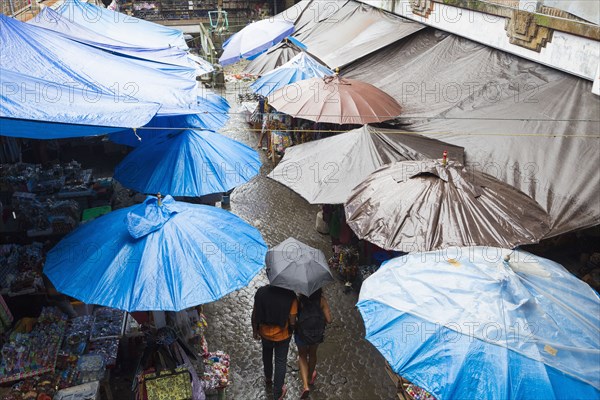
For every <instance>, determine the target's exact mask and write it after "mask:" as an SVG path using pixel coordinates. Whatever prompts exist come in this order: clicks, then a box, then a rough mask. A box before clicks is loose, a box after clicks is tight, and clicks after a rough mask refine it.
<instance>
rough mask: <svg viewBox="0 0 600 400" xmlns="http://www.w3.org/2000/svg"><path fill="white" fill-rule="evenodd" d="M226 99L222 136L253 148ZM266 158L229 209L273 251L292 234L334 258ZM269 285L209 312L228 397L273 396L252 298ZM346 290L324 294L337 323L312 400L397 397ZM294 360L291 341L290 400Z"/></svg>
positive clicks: (311, 212)
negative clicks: (227, 366)
mask: <svg viewBox="0 0 600 400" xmlns="http://www.w3.org/2000/svg"><path fill="white" fill-rule="evenodd" d="M229 97H230V98H229V100H230V103H231V105H232V110H231V111H232V117H231V120H230V121H229V123H228V125H227V126H226V127H225V128H224V129H223V130H222V133H223V134H225V135H227V136H229V137H231V138H233V139H236V140H239V141H241V142H243V143H246V144H248V145H250V146H255V144H256V135H255V134H254V133H252V132H249V131H248V129H247V125H246V123H245V122H244V120H243V118H242V117H241V116H240V115H239V114H236V113H237V109H238V104H237V103H236V102H235V97H234V96H229ZM259 151H260V150H259ZM261 153H262V154H261V157H262V158H263V160H262V161H263V167H262V170H261V174H260V176H257V177H256V178H254V179H253V180H252V181H250V182H249V183H247V184H245V185H243V186H241V187H239V188H237V189H236V190H235V191H234V192H233V194H232V197H231V211H232V212H234V213H235V214H237V215H239V216H240V217H242V218H243V219H245V220H246V221H247V222H249V223H250V224H252V225H254V226H255V227H257V228H258V229H260V231H261V233H262V235H263V237H264V238H265V241H266V242H267V244H268V245H269V246H273V245H276V244H278V243H279V242H281V241H283V240H285V239H287V238H288V237H290V236H293V237H295V238H296V239H298V240H301V241H303V242H305V243H306V244H308V245H310V246H313V247H316V248H319V249H321V250H323V251H324V252H325V254H327V255H329V254H330V253H331V244H330V243H331V242H330V239H329V237H328V236H325V235H321V234H319V233H318V232H317V231H316V230H315V227H314V226H315V216H316V213H317V211H318V209H317V207H315V206H311V205H309V204H308V203H307V202H306V201H305V200H304V199H302V198H301V197H300V196H298V195H297V194H296V193H294V192H292V191H291V190H289V189H288V188H286V187H284V186H283V185H281V184H279V183H277V182H275V181H273V180H271V179H269V178H267V177H266V175H267V173H268V172H269V171H270V170H271V169H272V167H273V165H272V163H271V162H270V161H269V160H268V159H267V158H266V156H265V153H264V152H261ZM266 283H267V278H266V274H265V273H264V270H263V272H261V273H260V274H259V275H258V276H257V277H256V278H255V279H254V280H253V281H252V283H251V284H250V285H249V287H247V288H244V289H242V290H240V291H238V292H235V293H232V294H231V295H229V296H227V297H225V298H223V299H221V300H219V301H217V302H215V303H212V304H208V305H206V306H205V312H206V316H207V319H208V323H209V327H208V331H207V335H206V338H207V341H208V345H209V348H210V350H211V351H214V350H218V349H219V350H223V351H226V352H228V353H229V354H230V355H231V363H232V366H231V376H232V379H233V384H232V386H231V387H230V388H229V389H228V391H227V398H228V399H236V400H247V399H252V400H254V399H271V398H272V394H271V392H270V391H269V390H268V389H267V388H266V387H265V385H264V378H263V372H262V361H261V350H260V343H259V342H257V341H255V340H253V338H252V329H251V324H250V314H251V311H252V302H253V297H254V293H255V291H256V289H257V288H258V287H260V286H262V285H263V284H266ZM344 289H345V287H344V285H343V282H339V281H338V282H334V283H332V284H330V285H329V286H327V288H326V290H325V293H326V296H327V298H328V300H329V302H330V305H331V310H332V315H333V323H332V324H331V325H330V326H329V327H328V330H327V332H326V339H325V343H323V344H322V345H321V346H320V348H319V361H318V364H317V370H318V372H319V377H318V379H317V383H316V385H315V386H314V389H313V390H311V397H310V398H311V399H314V400H319V399H343V400H350V399H355V400H378V399H390V400H391V399H394V398H395V394H394V386H393V385H392V383H391V381H390V379H389V377H388V376H387V374H386V372H385V369H384V361H383V357H382V356H381V355H380V354H379V353H378V352H377V351H376V350H375V349H374V347H373V346H371V344H370V343H368V342H367V341H366V340H365V339H364V327H363V323H362V319H361V317H360V314H359V313H358V311H357V310H356V308H355V307H354V306H355V304H356V301H357V298H358V295H357V293H356V292H347V291H345V290H344ZM296 358H297V350H296V346H295V344H293V341H292V344H291V345H290V353H289V356H288V373H287V377H286V384H287V386H288V388H289V391H288V394H287V396H286V398H287V399H295V398H296V399H297V398H299V396H300V389H301V386H302V385H301V383H300V382H301V381H300V377H299V374H298V366H297V362H296Z"/></svg>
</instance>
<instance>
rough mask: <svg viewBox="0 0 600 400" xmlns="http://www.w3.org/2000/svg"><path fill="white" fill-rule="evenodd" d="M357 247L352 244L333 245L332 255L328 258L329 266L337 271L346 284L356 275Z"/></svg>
mask: <svg viewBox="0 0 600 400" xmlns="http://www.w3.org/2000/svg"><path fill="white" fill-rule="evenodd" d="M358 260H359V253H358V249H357V248H356V247H354V246H342V245H334V246H333V256H332V257H331V258H330V259H329V260H328V263H329V268H330V269H331V270H332V271H337V272H338V273H339V274H340V276H341V277H342V278H343V279H344V280H345V281H346V282H347V284H346V285H347V286H349V284H350V283H351V282H353V281H354V280H355V279H356V277H357V276H358V270H359V268H358Z"/></svg>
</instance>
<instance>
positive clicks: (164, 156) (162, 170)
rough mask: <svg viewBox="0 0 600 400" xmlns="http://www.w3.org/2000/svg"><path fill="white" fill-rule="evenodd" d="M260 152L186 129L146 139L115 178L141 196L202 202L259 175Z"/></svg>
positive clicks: (122, 163) (223, 137) (117, 168)
mask: <svg viewBox="0 0 600 400" xmlns="http://www.w3.org/2000/svg"><path fill="white" fill-rule="evenodd" d="M260 165H261V162H260V158H259V156H258V153H257V152H256V151H255V150H253V149H251V148H250V147H248V146H246V145H244V144H242V143H240V142H237V141H235V140H232V139H229V138H227V137H225V136H223V135H221V134H219V133H216V132H212V131H194V130H184V131H181V132H179V133H176V134H168V135H164V136H159V137H156V138H154V139H152V140H148V141H146V142H145V143H143V144H141V145H140V146H138V147H137V148H136V149H135V150H134V151H133V152H131V153H130V154H129V155H128V156H127V157H125V159H124V160H123V161H122V162H121V163H120V164H119V165H117V167H116V168H115V178H116V179H117V180H118V181H119V182H121V184H123V186H126V187H128V188H131V189H135V190H137V191H138V192H141V193H148V194H151V193H159V192H160V193H168V194H170V195H173V196H190V197H198V196H203V195H206V194H211V193H224V192H228V191H229V190H231V189H233V188H235V187H236V186H240V185H242V184H244V183H246V182H248V181H249V180H250V179H252V178H253V177H254V176H255V175H257V174H258V172H259V170H260Z"/></svg>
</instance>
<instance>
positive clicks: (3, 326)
mask: <svg viewBox="0 0 600 400" xmlns="http://www.w3.org/2000/svg"><path fill="white" fill-rule="evenodd" d="M12 323H13V316H12V313H11V312H10V310H9V309H8V305H6V302H5V301H4V298H3V297H2V295H1V294H0V333H4V332H6V331H7V330H8V329H9V328H10V327H11V325H12Z"/></svg>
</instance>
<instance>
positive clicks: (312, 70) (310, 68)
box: [250, 52, 333, 97]
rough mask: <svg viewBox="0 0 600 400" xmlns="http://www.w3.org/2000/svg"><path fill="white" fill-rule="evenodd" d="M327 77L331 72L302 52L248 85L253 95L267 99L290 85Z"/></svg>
mask: <svg viewBox="0 0 600 400" xmlns="http://www.w3.org/2000/svg"><path fill="white" fill-rule="evenodd" d="M328 75H333V71H331V70H330V69H329V68H327V67H324V66H323V65H321V64H319V62H318V61H316V60H315V59H314V58H312V57H311V56H309V55H308V54H306V53H304V52H302V53H300V54H298V55H296V56H295V57H294V58H292V59H291V60H290V61H288V62H286V63H285V64H283V65H282V66H280V67H277V68H275V69H274V70H273V71H271V72H268V73H266V74H264V75H263V76H261V77H260V78H258V79H257V80H256V81H254V82H253V83H252V84H251V85H250V88H251V89H252V90H253V91H254V92H255V93H258V94H261V95H263V96H265V97H267V96H269V95H270V94H271V93H273V92H274V91H275V90H277V89H279V88H282V87H284V86H286V85H289V84H291V83H294V82H298V81H302V80H305V79H310V78H322V77H324V76H328Z"/></svg>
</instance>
